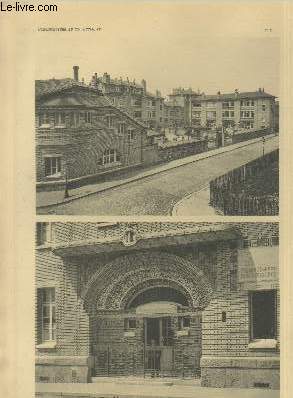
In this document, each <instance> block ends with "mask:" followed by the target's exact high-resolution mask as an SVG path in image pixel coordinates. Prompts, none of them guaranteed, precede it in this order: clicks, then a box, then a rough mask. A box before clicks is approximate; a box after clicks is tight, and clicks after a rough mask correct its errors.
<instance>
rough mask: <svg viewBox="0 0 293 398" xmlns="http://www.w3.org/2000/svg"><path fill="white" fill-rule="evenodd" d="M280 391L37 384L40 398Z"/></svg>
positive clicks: (269, 397) (232, 396)
mask: <svg viewBox="0 0 293 398" xmlns="http://www.w3.org/2000/svg"><path fill="white" fill-rule="evenodd" d="M279 396H280V391H279V390H269V389H260V388H253V389H252V388H251V389H247V388H208V387H201V386H199V385H197V384H194V385H191V383H190V382H189V383H188V384H186V385H184V384H173V385H172V384H171V385H170V384H169V385H168V384H163V383H158V382H157V383H155V382H153V383H149V384H145V383H141V384H139V383H137V384H130V383H119V382H118V381H116V382H113V383H109V382H108V383H107V382H104V383H103V382H99V383H88V384H84V383H74V384H71V383H64V384H61V383H56V384H55V383H54V384H53V383H38V384H36V397H38V398H61V397H67V398H73V397H75V398H106V397H111V398H122V397H123V398H134V397H137V398H138V397H140V398H162V397H168V398H279Z"/></svg>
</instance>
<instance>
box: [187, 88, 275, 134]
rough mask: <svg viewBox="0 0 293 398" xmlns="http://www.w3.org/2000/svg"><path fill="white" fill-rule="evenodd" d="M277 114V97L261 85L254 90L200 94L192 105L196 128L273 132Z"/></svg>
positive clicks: (193, 123)
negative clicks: (265, 130) (267, 130)
mask: <svg viewBox="0 0 293 398" xmlns="http://www.w3.org/2000/svg"><path fill="white" fill-rule="evenodd" d="M276 117H278V115H277V114H276V111H275V97H274V96H273V95H271V94H268V93H266V92H265V91H264V89H261V88H260V89H258V90H257V91H254V92H239V91H238V90H235V92H234V93H231V94H221V92H218V94H217V95H205V94H201V95H200V96H198V97H197V98H195V99H193V100H192V104H191V124H192V126H194V127H198V126H200V127H205V128H208V129H212V128H222V127H223V128H232V129H235V130H237V131H239V130H264V129H269V130H271V131H274V129H275V124H276V121H275V118H276Z"/></svg>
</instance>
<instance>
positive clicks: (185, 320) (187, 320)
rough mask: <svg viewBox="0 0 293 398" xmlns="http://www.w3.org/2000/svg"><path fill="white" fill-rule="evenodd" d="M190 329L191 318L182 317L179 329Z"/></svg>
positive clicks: (179, 319)
mask: <svg viewBox="0 0 293 398" xmlns="http://www.w3.org/2000/svg"><path fill="white" fill-rule="evenodd" d="M189 327H190V317H189V316H180V317H179V318H178V329H179V330H182V329H186V328H189Z"/></svg>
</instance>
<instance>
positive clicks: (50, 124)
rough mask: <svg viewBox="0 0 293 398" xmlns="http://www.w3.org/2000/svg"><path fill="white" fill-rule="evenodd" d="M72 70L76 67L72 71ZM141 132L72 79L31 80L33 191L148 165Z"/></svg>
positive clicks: (122, 113)
mask: <svg viewBox="0 0 293 398" xmlns="http://www.w3.org/2000/svg"><path fill="white" fill-rule="evenodd" d="M76 68H77V67H76ZM149 141H150V140H149V139H148V137H147V131H146V127H145V126H144V125H143V124H142V123H141V122H139V121H138V120H136V119H134V118H133V117H132V116H131V115H129V114H127V113H126V112H125V111H123V110H122V109H120V108H118V107H116V106H114V105H113V104H112V103H111V102H110V101H109V100H108V99H107V98H106V97H105V95H103V93H102V92H101V91H100V90H98V89H97V88H94V87H89V86H86V85H85V84H84V83H82V82H80V81H79V80H78V70H77V69H75V78H74V79H61V80H57V79H50V80H44V81H36V170H37V185H38V186H39V187H44V186H47V187H49V186H50V185H53V186H56V183H58V181H59V182H62V181H63V182H64V180H65V179H66V178H67V179H68V180H69V181H76V180H79V179H81V180H82V179H84V178H88V177H90V176H95V175H98V174H103V173H107V172H109V170H114V169H121V168H127V167H133V166H135V165H140V164H142V163H148V154H149V153H150V151H149Z"/></svg>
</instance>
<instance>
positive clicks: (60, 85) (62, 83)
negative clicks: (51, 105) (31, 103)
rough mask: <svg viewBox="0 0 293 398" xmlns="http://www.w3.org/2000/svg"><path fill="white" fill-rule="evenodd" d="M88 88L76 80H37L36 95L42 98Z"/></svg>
mask: <svg viewBox="0 0 293 398" xmlns="http://www.w3.org/2000/svg"><path fill="white" fill-rule="evenodd" d="M75 86H77V87H88V86H86V85H85V84H84V83H82V82H78V81H76V80H74V79H70V78H66V79H47V80H36V81H35V94H36V97H41V96H43V95H47V94H53V93H55V92H59V91H63V90H67V89H69V88H72V87H75Z"/></svg>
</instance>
